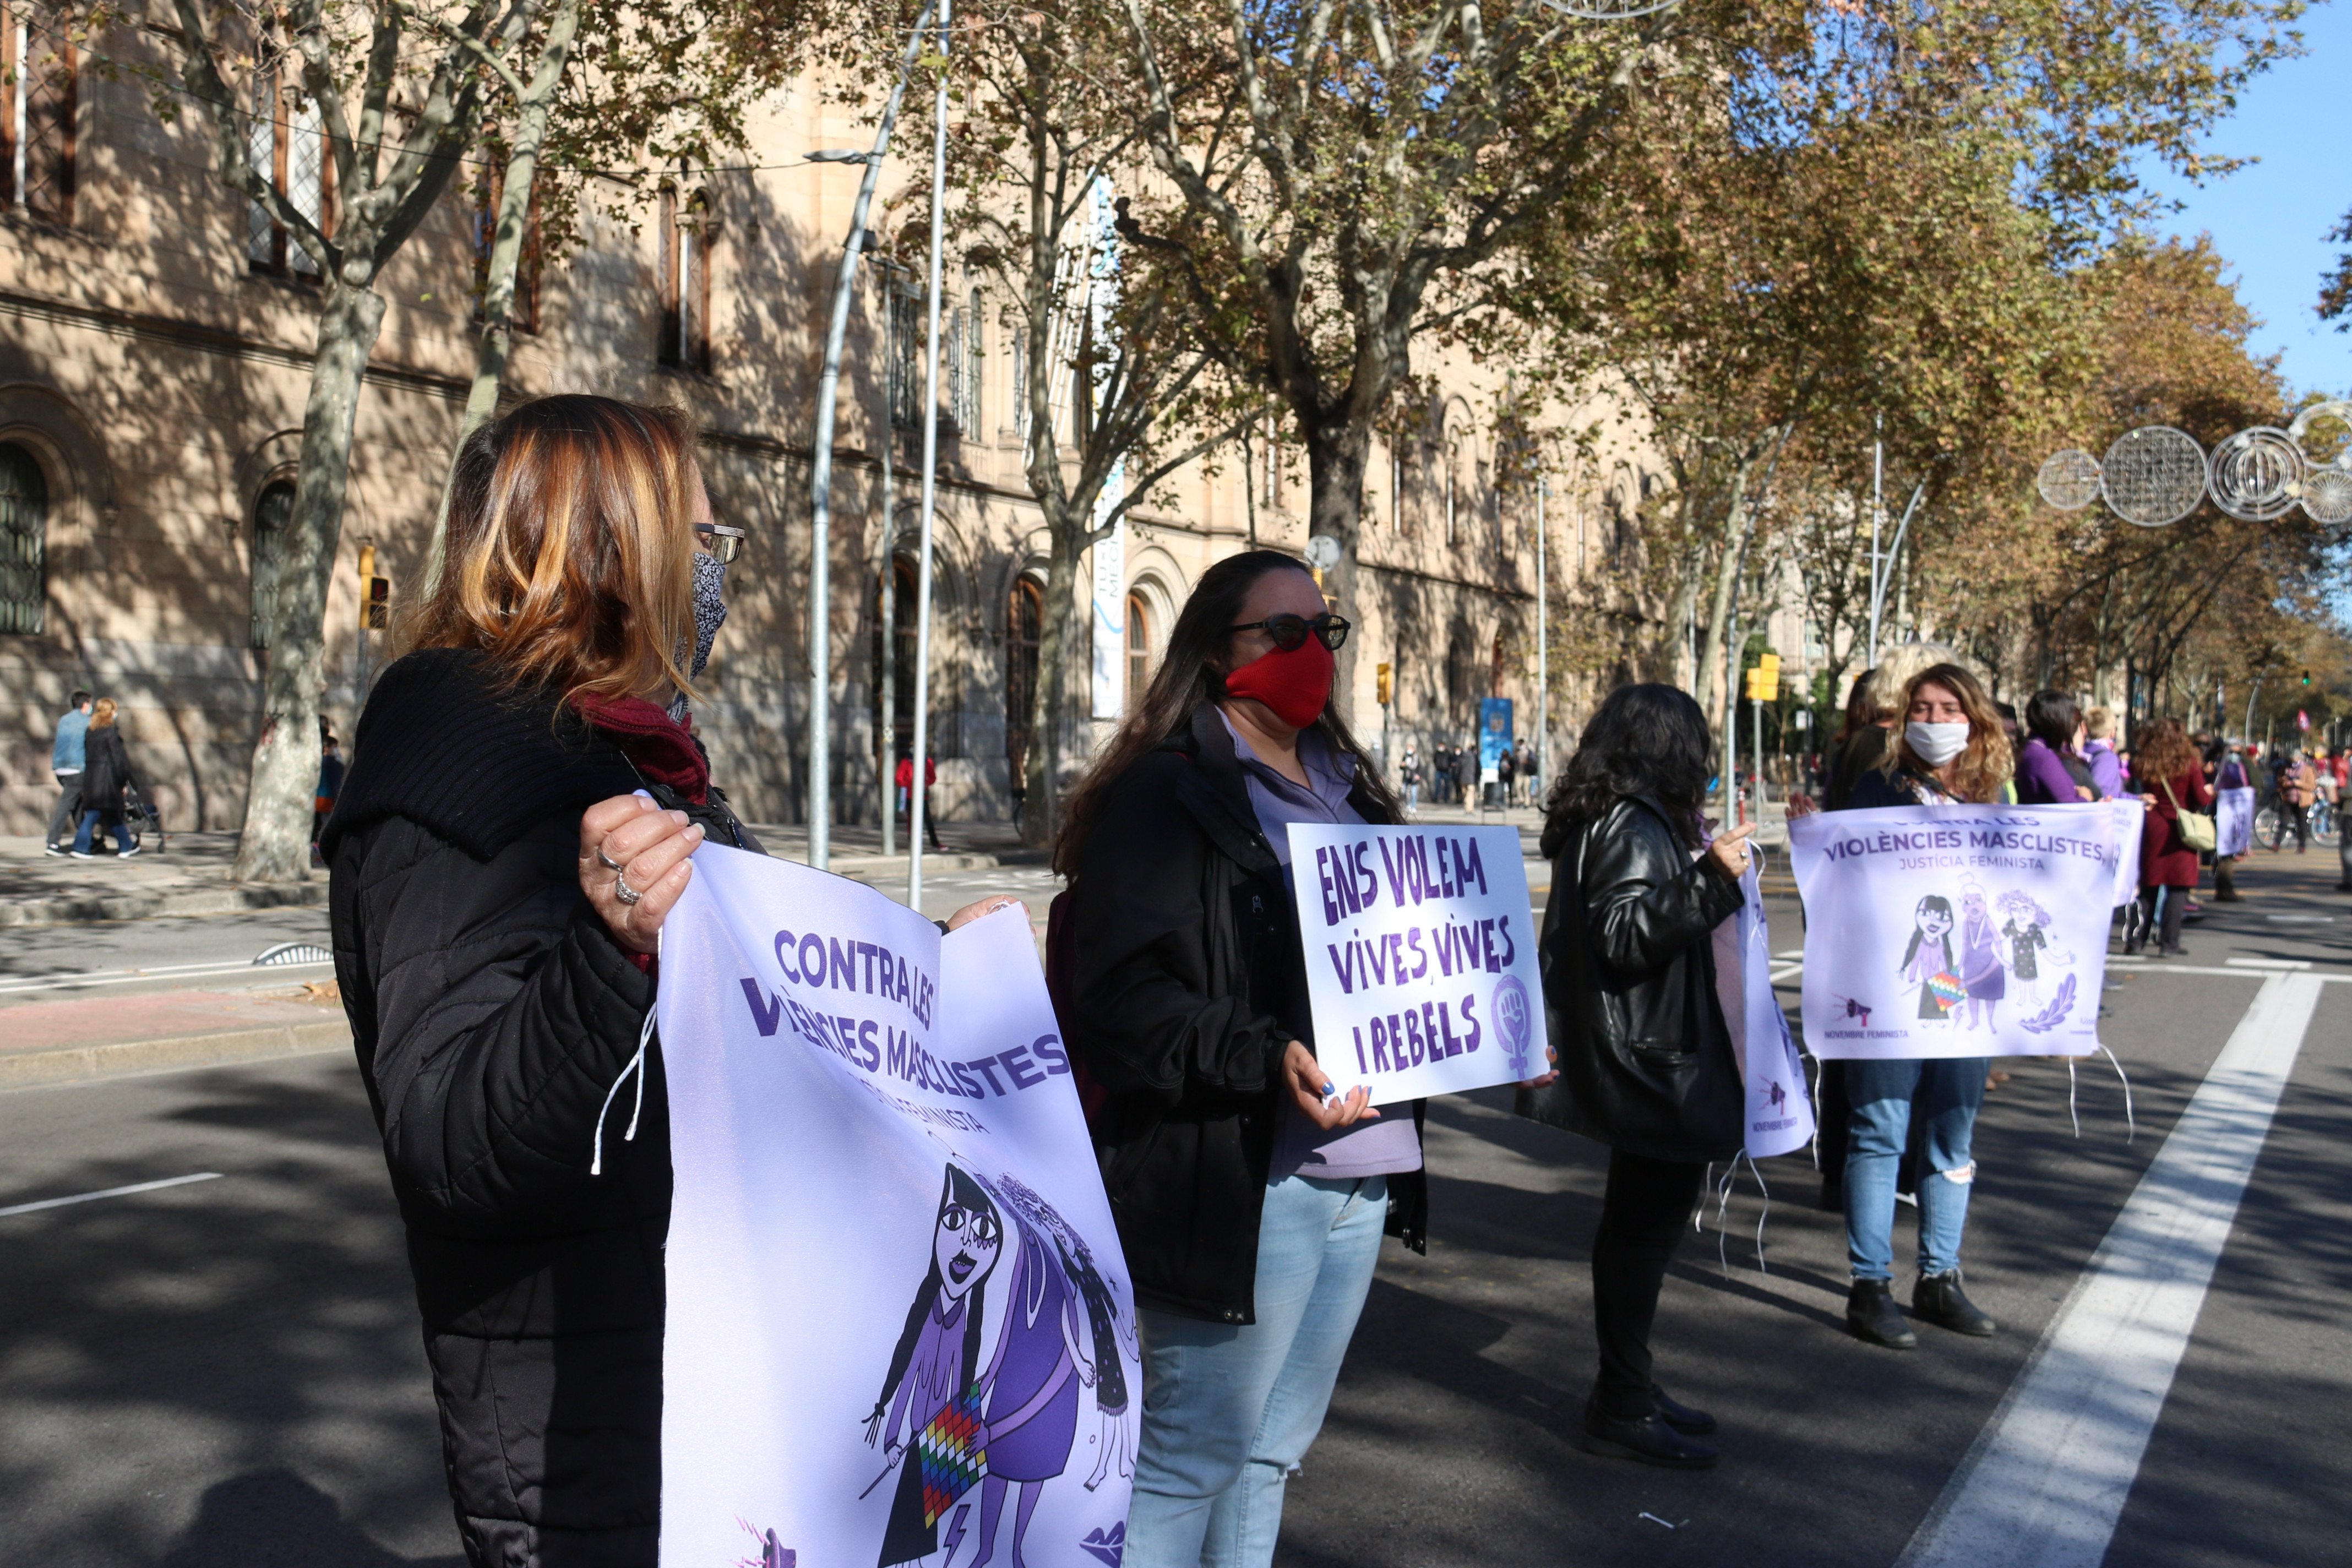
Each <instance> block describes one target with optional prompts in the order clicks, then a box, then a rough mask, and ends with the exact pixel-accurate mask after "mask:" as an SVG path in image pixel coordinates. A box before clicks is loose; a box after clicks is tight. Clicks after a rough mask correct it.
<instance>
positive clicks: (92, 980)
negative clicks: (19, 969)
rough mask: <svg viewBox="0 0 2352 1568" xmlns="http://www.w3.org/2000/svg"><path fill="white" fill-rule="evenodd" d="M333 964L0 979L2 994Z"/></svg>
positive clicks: (243, 963)
mask: <svg viewBox="0 0 2352 1568" xmlns="http://www.w3.org/2000/svg"><path fill="white" fill-rule="evenodd" d="M333 963H334V960H333V959H331V958H322V959H318V960H315V961H313V962H311V963H270V964H256V963H251V962H250V961H247V960H239V961H236V962H234V963H182V964H174V965H173V966H172V967H170V968H168V969H84V970H77V971H75V972H73V973H68V974H44V975H39V976H37V977H34V978H28V979H24V980H0V996H14V995H22V994H26V993H27V992H32V991H74V990H79V989H81V988H83V987H85V986H92V985H130V984H136V983H137V982H139V981H142V980H200V979H204V978H205V977H207V976H210V975H215V974H255V975H259V976H262V977H264V978H267V977H268V976H269V975H272V974H285V973H290V972H291V971H293V970H297V969H325V968H329V967H331V965H332V964H333Z"/></svg>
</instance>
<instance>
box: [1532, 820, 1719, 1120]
mask: <svg viewBox="0 0 2352 1568" xmlns="http://www.w3.org/2000/svg"><path fill="white" fill-rule="evenodd" d="M1739 899H1740V894H1739V884H1738V882H1736V881H1733V880H1732V879H1730V878H1728V877H1726V876H1724V875H1723V874H1722V873H1721V872H1719V871H1717V870H1715V869H1714V868H1712V867H1711V866H1709V865H1708V864H1707V863H1706V861H1704V860H1697V861H1695V860H1693V859H1692V858H1691V857H1690V851H1689V850H1687V849H1686V848H1685V847H1683V846H1682V844H1681V843H1680V842H1679V841H1678V840H1677V839H1676V838H1675V833H1674V829H1673V828H1672V827H1671V826H1668V818H1667V816H1666V813H1665V808H1664V806H1662V805H1658V804H1657V803H1656V802H1654V801H1652V800H1649V799H1647V798H1639V799H1631V800H1620V801H1618V802H1617V804H1616V805H1613V806H1612V807H1611V808H1610V810H1609V811H1608V812H1607V814H1606V815H1604V816H1602V817H1601V819H1600V820H1599V821H1598V822H1596V823H1591V824H1588V825H1584V826H1580V827H1579V828H1577V829H1575V830H1573V831H1571V832H1570V834H1569V836H1568V838H1567V841H1566V842H1565V843H1563V844H1561V845H1560V846H1559V853H1558V855H1557V856H1556V857H1555V858H1554V859H1553V862H1552V877H1551V898H1550V900H1549V901H1548V902H1547V903H1546V905H1545V907H1544V925H1543V943H1542V946H1541V948H1540V950H1539V951H1540V954H1541V961H1542V965H1543V988H1544V1012H1545V1022H1546V1024H1547V1026H1549V1032H1550V1036H1551V1043H1552V1047H1553V1048H1554V1049H1555V1050H1557V1051H1558V1052H1559V1079H1557V1080H1556V1081H1554V1082H1553V1083H1550V1084H1549V1085H1547V1086H1545V1087H1544V1088H1542V1089H1532V1090H1529V1089H1523V1090H1521V1091H1520V1093H1519V1097H1518V1108H1519V1110H1520V1112H1521V1114H1523V1115H1528V1116H1532V1117H1534V1118H1536V1119H1537V1120H1538V1121H1549V1122H1550V1123H1551V1124H1552V1125H1553V1126H1555V1127H1565V1128H1567V1129H1569V1130H1570V1131H1573V1132H1581V1133H1584V1134H1585V1135H1587V1136H1588V1137H1591V1138H1597V1139H1599V1140H1600V1141H1601V1142H1603V1143H1606V1144H1608V1145H1609V1146H1610V1147H1612V1148H1614V1149H1622V1150H1624V1151H1625V1152H1627V1153H1629V1154H1640V1155H1643V1156H1645V1157H1647V1158H1649V1159H1653V1160H1678V1161H1687V1162H1689V1163H1700V1162H1703V1161H1707V1160H1722V1159H1728V1158H1730V1157H1731V1156H1732V1155H1734V1154H1737V1153H1738V1152H1739V1149H1740V1142H1741V1140H1740V1121H1741V1112H1742V1110H1743V1107H1744V1102H1745V1091H1744V1090H1743V1089H1742V1087H1741V1085H1740V1080H1739V1064H1738V1058H1735V1057H1734V1056H1733V1055H1732V1052H1731V1034H1730V1031H1729V1030H1728V1029H1727V1027H1726V1026H1725V1025H1724V1021H1723V1005H1722V1004H1721V1003H1720V1002H1719V1001H1717V997H1716V992H1715V953H1714V950H1713V944H1712V942H1710V940H1709V939H1710V936H1711V934H1712V933H1713V931H1714V930H1715V928H1716V927H1717V926H1719V925H1721V924H1722V923H1723V922H1724V921H1726V920H1728V919H1729V918H1730V917H1731V916H1732V915H1734V914H1736V913H1737V912H1738V909H1739Z"/></svg>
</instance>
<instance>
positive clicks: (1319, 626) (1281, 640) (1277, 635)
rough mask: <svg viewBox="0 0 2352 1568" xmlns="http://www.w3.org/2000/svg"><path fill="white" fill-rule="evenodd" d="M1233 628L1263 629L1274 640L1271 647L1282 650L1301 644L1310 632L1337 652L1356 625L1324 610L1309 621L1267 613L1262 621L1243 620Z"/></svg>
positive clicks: (1242, 630) (1253, 630) (1252, 630)
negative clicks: (1268, 614)
mask: <svg viewBox="0 0 2352 1568" xmlns="http://www.w3.org/2000/svg"><path fill="white" fill-rule="evenodd" d="M1233 629H1234V631H1237V632H1264V633H1265V635H1266V636H1268V637H1272V638H1273V639H1274V646H1275V647H1278V648H1280V649H1281V650H1282V651H1283V652H1285V653H1288V652H1289V651H1290V650H1291V649H1293V648H1295V647H1298V646H1299V645H1300V644H1302V643H1304V642H1305V641H1306V640H1307V633H1308V632H1313V633H1314V634H1315V640H1316V641H1318V642H1319V643H1321V644H1322V645H1323V646H1324V647H1328V648H1329V649H1330V650H1331V651H1332V652H1333V653H1337V652H1339V645H1340V644H1342V643H1344V642H1346V641H1347V640H1348V634H1349V632H1351V631H1353V630H1355V629H1356V628H1355V623H1353V622H1352V621H1349V619H1348V618H1347V617H1346V616H1335V615H1333V614H1332V613H1331V612H1330V611H1328V610H1326V611H1324V612H1323V613H1322V614H1321V615H1319V616H1316V617H1315V618H1314V619H1313V620H1311V621H1310V620H1308V619H1307V617H1306V616H1289V615H1284V616H1266V618H1265V619H1264V620H1262V621H1244V622H1243V623H1242V624H1241V625H1240V626H1235V627H1234V628H1233Z"/></svg>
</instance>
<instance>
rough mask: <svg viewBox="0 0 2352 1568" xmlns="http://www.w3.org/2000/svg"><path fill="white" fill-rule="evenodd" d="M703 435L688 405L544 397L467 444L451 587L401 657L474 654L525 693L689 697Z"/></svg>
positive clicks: (445, 578) (446, 564)
mask: <svg viewBox="0 0 2352 1568" xmlns="http://www.w3.org/2000/svg"><path fill="white" fill-rule="evenodd" d="M701 482H702V477H701V470H700V469H699V468H698V467H697V466H696V464H695V460H694V431H693V427H692V426H690V425H689V424H688V422H687V418H686V416H684V415H683V414H681V413H679V412H678V411H677V410H676V409H670V408H648V407H645V406H642V405H637V404H634V403H623V402H621V401H619V400H618V399H616V398H611V397H589V396H584V395H565V396H560V397H535V398H533V399H531V400H530V402H528V403H524V404H521V405H518V406H517V407H516V408H514V409H513V410H511V411H510V412H509V413H508V414H506V415H504V416H501V417H499V418H497V419H494V420H492V421H490V422H489V423H488V424H487V425H485V426H482V427H481V428H480V429H478V430H476V431H475V432H474V433H473V434H472V435H471V436H468V437H467V438H466V444H465V445H464V447H461V448H459V450H458V453H457V464H456V467H455V468H454V469H453V471H452V473H451V475H450V481H449V521H448V528H447V534H446V544H445V547H444V556H443V563H442V567H441V572H440V580H439V582H438V583H437V584H436V585H435V586H434V588H433V589H432V591H431V592H429V593H428V594H426V595H425V596H424V597H423V598H422V599H421V600H419V601H418V602H417V603H416V604H415V606H414V607H413V608H412V610H411V611H410V613H409V616H408V617H407V619H406V622H405V625H404V628H403V630H404V636H403V637H402V639H401V641H402V644H403V647H404V649H415V648H428V647H460V648H472V649H474V650H476V651H478V652H480V653H482V654H484V655H487V656H488V658H489V659H490V661H491V662H492V663H494V664H496V665H497V666H499V668H500V670H501V671H502V672H503V673H504V675H505V676H506V677H507V679H509V681H510V682H512V683H513V684H514V685H516V686H544V687H550V688H552V689H556V690H559V691H561V692H562V693H563V695H564V696H565V697H566V698H567V699H570V698H573V697H582V696H589V697H654V696H658V695H660V694H662V693H664V692H666V691H667V689H669V688H671V687H675V688H677V689H678V690H680V691H684V692H687V693H688V695H691V694H692V691H693V688H692V687H691V686H690V685H689V684H688V679H687V674H686V671H685V669H684V668H681V667H680V663H681V659H682V658H683V657H684V652H685V650H687V649H690V648H691V647H693V646H694V565H693V561H694V533H693V528H694V498H695V491H696V487H697V486H698V485H699V484H700V483H701Z"/></svg>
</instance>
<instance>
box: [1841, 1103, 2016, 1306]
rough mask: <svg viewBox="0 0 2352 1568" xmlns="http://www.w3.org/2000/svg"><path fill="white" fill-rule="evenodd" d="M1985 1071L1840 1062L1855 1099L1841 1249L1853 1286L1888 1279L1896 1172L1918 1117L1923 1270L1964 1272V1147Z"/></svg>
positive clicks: (1968, 1180)
mask: <svg viewBox="0 0 2352 1568" xmlns="http://www.w3.org/2000/svg"><path fill="white" fill-rule="evenodd" d="M1991 1065H1992V1063H1991V1061H1990V1059H1989V1058H1984V1057H1958V1058H1938V1059H1933V1060H1927V1059H1913V1060H1909V1061H1849V1062H1847V1063H1846V1064H1845V1088H1846V1096H1847V1098H1848V1099H1849V1100H1852V1101H1853V1122H1852V1127H1853V1131H1852V1134H1851V1137H1850V1141H1849V1142H1848V1143H1847V1145H1846V1156H1845V1249H1846V1257H1847V1259H1848V1261H1850V1262H1851V1263H1852V1264H1853V1277H1854V1278H1855V1279H1891V1278H1893V1276H1894V1271H1895V1167H1896V1165H1897V1164H1898V1163H1900V1162H1901V1161H1902V1158H1903V1145H1904V1143H1905V1142H1906V1139H1907V1138H1908V1136H1909V1133H1910V1130H1911V1119H1912V1118H1913V1117H1915V1116H1916V1117H1918V1118H1920V1120H1921V1124H1922V1126H1923V1127H1924V1128H1925V1129H1926V1132H1927V1151H1926V1154H1925V1156H1924V1158H1923V1161H1922V1163H1921V1167H1920V1170H1919V1173H1918V1189H1919V1191H1918V1197H1919V1272H1920V1273H1922V1274H1948V1273H1950V1272H1951V1271H1952V1270H1953V1269H1955V1268H1958V1267H1959V1266H1960V1233H1961V1231H1962V1230H1963V1229H1965V1228H1966V1226H1967V1225H1968V1219H1969V1187H1971V1186H1972V1185H1974V1184H1975V1182H1976V1174H1977V1168H1976V1162H1975V1160H1974V1159H1972V1158H1971V1157H1970V1155H1969V1142H1970V1141H1971V1139H1972V1138H1973V1136H1974V1134H1975V1132H1976V1125H1977V1108H1978V1107H1979V1106H1981V1105H1982V1104H1983V1103H1984V1086H1985V1072H1986V1069H1987V1068H1990V1067H1991Z"/></svg>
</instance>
